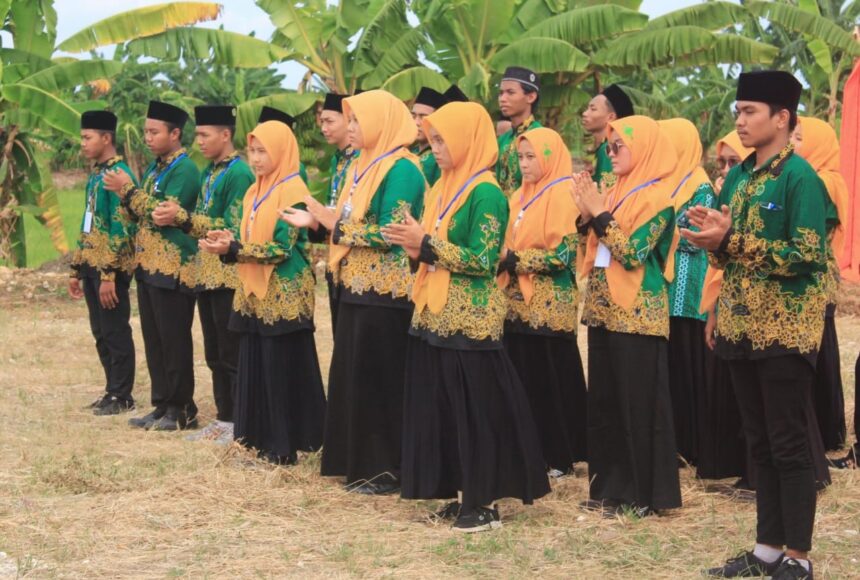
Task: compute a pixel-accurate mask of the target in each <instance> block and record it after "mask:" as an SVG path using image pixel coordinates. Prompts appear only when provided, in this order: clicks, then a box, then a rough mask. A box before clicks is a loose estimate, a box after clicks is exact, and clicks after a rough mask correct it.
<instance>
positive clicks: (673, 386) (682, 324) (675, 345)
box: [669, 316, 708, 465]
mask: <svg viewBox="0 0 860 580" xmlns="http://www.w3.org/2000/svg"><path fill="white" fill-rule="evenodd" d="M707 348H708V347H707V346H705V323H704V321H702V320H696V319H694V318H682V317H674V316H673V317H671V318H670V319H669V393H670V396H671V398H672V422H673V424H674V426H675V443H676V446H677V451H678V454H680V456H681V457H683V458H684V461H686V462H687V463H689V464H690V465H696V462H697V461H698V458H699V423H700V422H701V420H702V417H701V415H700V412H701V404H700V401H701V399H703V398H704V396H705V394H704V391H705V351H706V350H707Z"/></svg>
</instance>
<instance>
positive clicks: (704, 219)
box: [679, 205, 732, 251]
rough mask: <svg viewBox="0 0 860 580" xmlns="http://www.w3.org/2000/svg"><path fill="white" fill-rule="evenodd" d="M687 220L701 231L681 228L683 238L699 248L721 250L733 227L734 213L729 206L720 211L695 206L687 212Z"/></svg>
mask: <svg viewBox="0 0 860 580" xmlns="http://www.w3.org/2000/svg"><path fill="white" fill-rule="evenodd" d="M687 219H689V220H690V224H691V225H693V226H695V227H697V228H699V231H698V232H694V231H693V230H690V229H687V228H679V232H680V234H681V237H682V238H684V239H685V240H687V241H688V242H690V243H691V244H693V245H694V246H696V247H698V248H704V249H705V250H710V251H714V250H717V249H719V247H720V244H722V243H723V239H724V238H725V237H726V233H727V232H728V231H729V229H731V227H732V212H731V209H729V206H727V205H724V206H723V207H722V208H721V209H720V211H717V210H715V209H710V208H707V207H705V206H703V205H696V206H693V207H691V208H690V209H688V210H687Z"/></svg>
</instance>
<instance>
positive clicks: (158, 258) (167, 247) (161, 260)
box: [122, 148, 200, 289]
mask: <svg viewBox="0 0 860 580" xmlns="http://www.w3.org/2000/svg"><path fill="white" fill-rule="evenodd" d="M198 193H200V172H199V171H198V170H197V166H196V165H195V164H194V162H193V161H191V158H189V157H188V154H187V153H186V151H185V149H184V148H183V149H179V150H178V151H175V152H174V153H172V154H170V155H168V156H167V157H165V158H164V159H156V160H155V161H153V162H152V163H151V164H150V165H149V167H148V168H147V169H146V171H145V172H144V174H143V183H142V185H141V186H140V187H137V186H131V185H128V186H125V187H124V188H123V192H122V194H123V196H124V199H123V205H125V207H126V208H127V209H128V210H129V213H130V215H131V217H132V219H133V220H135V221H136V222H137V234H136V235H135V260H136V262H137V272H136V274H135V277H136V278H137V280H138V281H143V282H146V283H147V284H151V285H152V286H156V287H159V288H166V289H174V288H177V287H178V286H179V283H180V279H179V271H180V269H181V268H182V266H183V265H184V264H186V263H187V262H188V261H189V260H190V259H191V258H192V257H193V256H194V254H196V253H197V240H196V239H195V238H193V237H192V236H190V235H188V234H186V233H185V232H183V231H182V230H181V229H180V228H178V227H176V226H165V227H159V226H157V225H155V223H153V221H152V212H153V210H154V209H155V208H156V207H158V204H160V203H161V202H162V201H165V200H168V199H171V200H173V201H175V202H177V203H178V204H179V205H180V206H181V207H182V208H183V209H184V210H185V211H187V212H192V211H194V208H195V207H196V204H197V195H198Z"/></svg>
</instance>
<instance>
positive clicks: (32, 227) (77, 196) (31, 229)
mask: <svg viewBox="0 0 860 580" xmlns="http://www.w3.org/2000/svg"><path fill="white" fill-rule="evenodd" d="M84 195H85V192H84V189H83V188H76V189H64V190H60V191H58V192H57V199H58V200H59V202H60V213H61V214H62V216H63V229H65V231H66V240H67V241H68V243H69V248H72V247H73V245H74V243H75V240H77V237H78V232H79V231H80V227H81V217H82V216H83V215H84ZM24 234H25V235H26V239H27V267H29V268H38V267H39V266H41V265H42V264H44V263H45V262H48V261H50V260H56V259H57V258H58V257H59V256H60V254H59V253H58V252H57V250H55V249H54V246H53V244H51V237H50V236H49V235H48V230H46V229H45V228H44V227H43V226H42V224H40V223H39V222H37V221H36V218H34V217H33V216H31V215H25V216H24Z"/></svg>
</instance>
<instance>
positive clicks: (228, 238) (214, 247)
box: [197, 230, 235, 256]
mask: <svg viewBox="0 0 860 580" xmlns="http://www.w3.org/2000/svg"><path fill="white" fill-rule="evenodd" d="M233 240H235V238H234V237H233V232H231V231H230V230H211V231H209V232H207V233H206V237H205V238H200V241H198V242H197V245H198V246H199V247H200V249H201V250H203V251H204V252H208V253H210V254H218V255H219V256H223V255H224V254H226V253H227V252H228V251H229V250H230V242H232V241H233Z"/></svg>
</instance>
